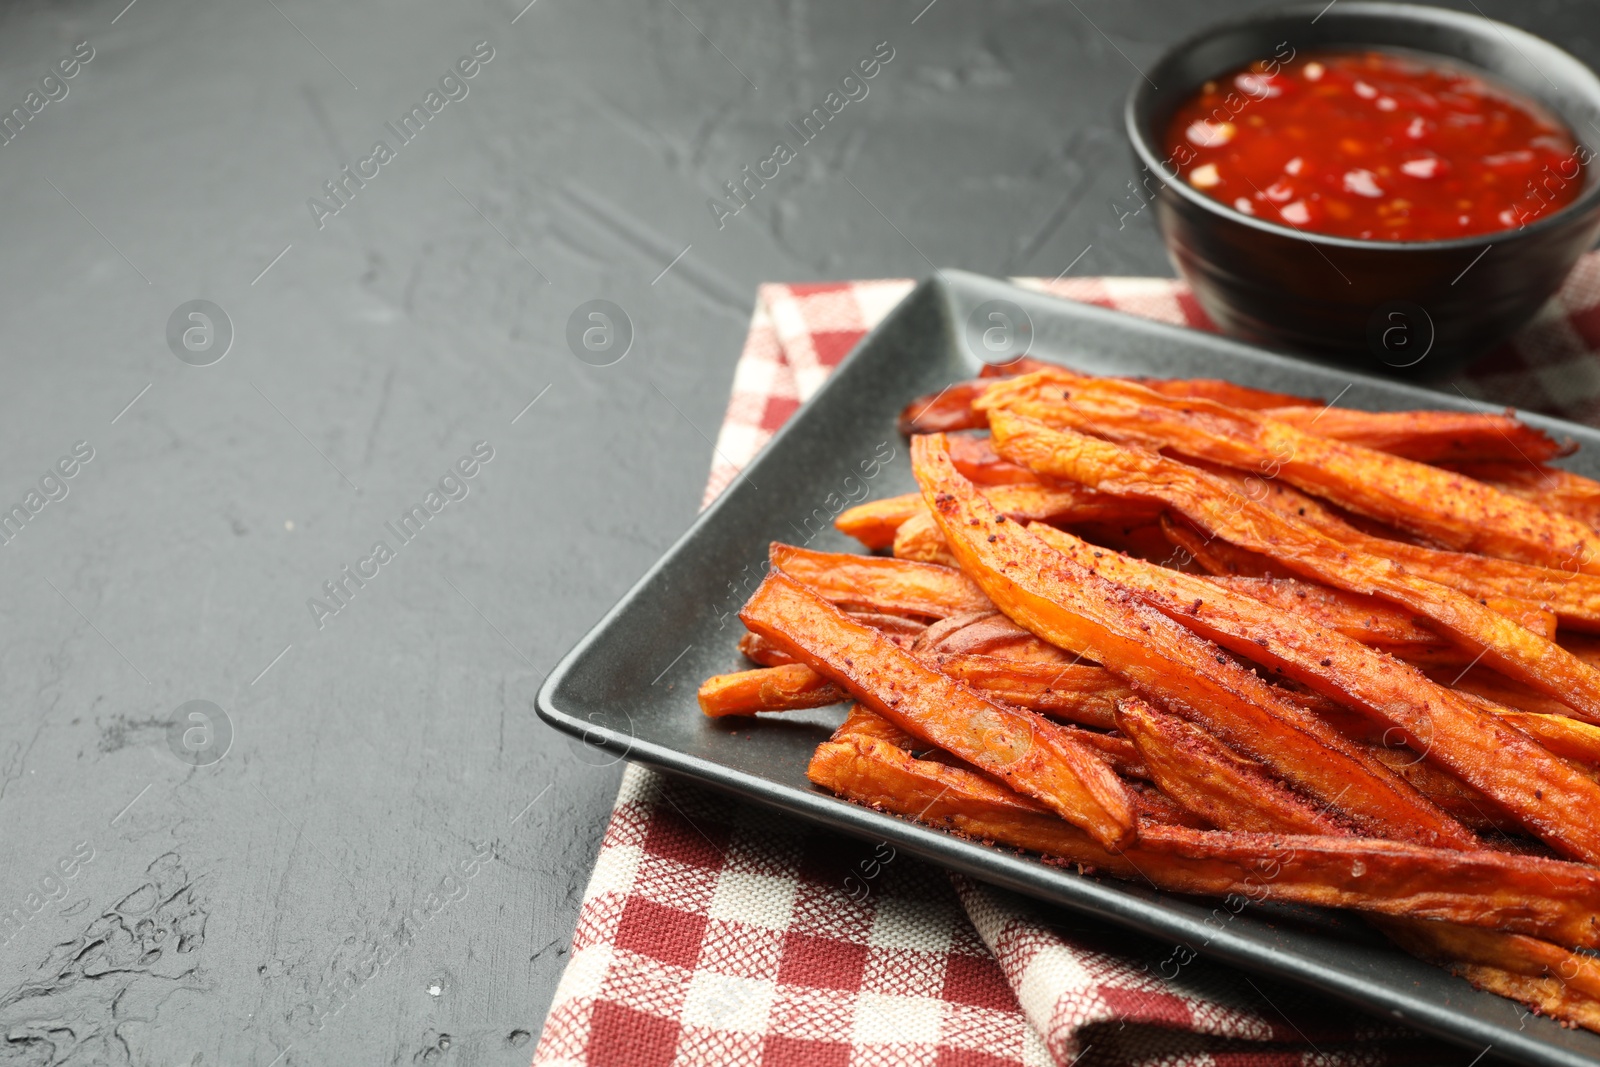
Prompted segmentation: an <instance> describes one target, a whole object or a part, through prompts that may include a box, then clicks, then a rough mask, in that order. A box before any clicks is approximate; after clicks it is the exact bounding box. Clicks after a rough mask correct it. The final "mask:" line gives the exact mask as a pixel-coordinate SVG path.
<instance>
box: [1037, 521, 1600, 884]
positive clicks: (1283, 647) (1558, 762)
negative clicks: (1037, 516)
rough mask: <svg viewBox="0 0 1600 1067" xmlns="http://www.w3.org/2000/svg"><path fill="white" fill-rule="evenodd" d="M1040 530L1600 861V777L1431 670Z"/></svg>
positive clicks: (1199, 630) (1566, 849)
mask: <svg viewBox="0 0 1600 1067" xmlns="http://www.w3.org/2000/svg"><path fill="white" fill-rule="evenodd" d="M1029 530H1030V532H1032V533H1033V534H1034V535H1035V536H1037V537H1038V538H1039V539H1040V540H1041V541H1042V542H1043V543H1044V544H1047V545H1049V546H1050V547H1051V548H1053V549H1055V550H1056V551H1057V552H1059V553H1061V555H1062V557H1063V558H1065V559H1068V560H1071V561H1072V562H1073V563H1074V564H1075V565H1077V566H1079V567H1082V568H1084V569H1086V570H1092V571H1094V572H1095V573H1098V574H1099V575H1101V576H1102V577H1103V578H1105V579H1106V580H1107V581H1110V582H1113V583H1115V584H1116V585H1118V586H1119V587H1121V588H1124V589H1128V590H1131V591H1132V592H1133V593H1135V594H1136V595H1137V596H1139V597H1140V598H1141V599H1142V600H1143V601H1144V603H1146V604H1148V605H1150V606H1151V607H1153V608H1155V609H1156V610H1157V611H1160V612H1161V613H1162V614H1164V615H1165V616H1167V617H1168V618H1170V619H1172V620H1174V621H1175V622H1178V623H1179V624H1181V625H1183V626H1185V627H1188V628H1189V629H1190V630H1193V631H1194V632H1195V633H1196V634H1199V635H1200V636H1202V637H1206V638H1209V639H1210V640H1212V641H1215V642H1217V644H1219V645H1221V646H1222V647H1223V648H1226V649H1228V650H1230V651H1232V652H1234V653H1236V654H1237V655H1240V656H1244V657H1246V658H1248V659H1251V660H1254V661H1255V662H1258V663H1261V664H1263V665H1265V666H1269V667H1272V668H1273V669H1274V670H1275V671H1277V672H1278V673H1281V674H1283V675H1286V676H1287V677H1289V678H1292V679H1293V680H1295V681H1296V682H1299V683H1301V684H1302V685H1305V686H1306V687H1308V688H1310V689H1312V690H1315V691H1316V692H1319V693H1321V694H1323V695H1324V696H1326V697H1328V698H1330V699H1332V700H1334V701H1336V702H1338V703H1340V704H1343V705H1345V706H1346V707H1349V708H1352V709H1355V710H1358V711H1362V712H1365V713H1366V714H1368V715H1370V716H1371V717H1372V718H1373V719H1375V720H1377V721H1379V722H1381V723H1383V724H1384V725H1385V726H1388V727H1393V728H1395V729H1397V730H1401V731H1404V732H1405V734H1406V735H1407V736H1409V737H1412V738H1415V739H1417V740H1418V741H1419V742H1420V745H1421V748H1422V751H1423V752H1424V753H1425V755H1426V757H1427V759H1428V760H1430V761H1431V762H1433V763H1434V764H1435V765H1437V766H1439V767H1441V768H1444V769H1446V770H1448V771H1449V772H1450V773H1451V774H1453V775H1454V776H1456V777H1457V778H1459V779H1460V780H1461V781H1463V782H1466V783H1468V784H1470V785H1471V786H1473V787H1474V788H1475V789H1477V790H1479V791H1481V792H1482V793H1484V794H1486V795H1488V796H1489V797H1491V798H1493V800H1494V801H1495V802H1496V803H1497V804H1499V805H1500V806H1501V807H1503V808H1504V809H1505V810H1506V811H1507V812H1508V813H1510V814H1512V815H1513V816H1515V817H1516V818H1517V820H1518V821H1519V822H1520V823H1521V824H1522V825H1523V826H1525V827H1526V828H1527V829H1528V830H1529V831H1530V832H1531V833H1533V834H1535V835H1537V836H1538V837H1539V838H1540V839H1541V840H1543V841H1545V842H1546V843H1548V844H1549V845H1550V846H1551V847H1553V848H1555V849H1557V850H1559V851H1560V852H1562V853H1563V854H1564V855H1567V856H1572V857H1574V858H1577V859H1582V860H1586V861H1588V862H1595V861H1597V860H1600V785H1597V784H1596V783H1595V782H1594V781H1593V779H1591V778H1589V777H1588V776H1586V775H1584V774H1582V773H1580V772H1578V771H1576V770H1575V769H1573V768H1572V767H1571V766H1570V765H1569V764H1567V763H1566V761H1564V760H1562V759H1560V758H1559V757H1557V756H1554V755H1552V754H1551V753H1550V752H1549V750H1547V749H1545V748H1544V747H1543V746H1541V745H1539V744H1538V743H1537V742H1535V741H1533V740H1531V739H1529V738H1528V737H1527V735H1525V734H1523V733H1521V732H1520V731H1518V730H1517V729H1515V728H1514V727H1512V726H1511V725H1509V724H1508V723H1506V722H1505V721H1504V720H1503V719H1500V718H1499V717H1497V716H1495V715H1492V714H1489V713H1487V712H1485V711H1484V710H1483V709H1482V708H1480V707H1479V706H1478V705H1476V704H1475V703H1472V702H1471V701H1468V700H1465V699H1462V697H1461V696H1460V695H1459V694H1457V693H1454V692H1452V691H1451V690H1450V689H1448V688H1446V687H1445V686H1442V685H1438V684H1436V683H1434V682H1433V681H1431V680H1430V679H1429V678H1428V677H1427V676H1426V675H1424V674H1423V673H1422V672H1421V671H1419V670H1416V669H1415V668H1413V667H1410V666H1408V665H1406V664H1404V663H1400V662H1398V661H1396V660H1394V659H1391V658H1389V657H1388V656H1385V655H1384V654H1383V653H1381V652H1376V651H1374V650H1372V649H1370V648H1367V647H1366V646H1364V645H1362V644H1360V643H1358V642H1355V641H1352V640H1350V639H1349V638H1347V637H1344V636H1342V635H1341V634H1339V633H1337V632H1335V631H1333V630H1329V629H1324V628H1322V627H1321V626H1318V625H1316V624H1315V623H1314V622H1312V621H1310V620H1308V619H1306V618H1304V617H1302V616H1300V615H1297V614H1290V613H1286V612H1281V611H1275V610H1273V609H1272V608H1270V607H1268V606H1267V605H1265V604H1263V603H1262V602H1260V601H1258V600H1255V599H1253V598H1251V597H1248V596H1244V595H1242V594H1240V593H1235V592H1233V591H1232V590H1231V589H1222V588H1218V587H1217V586H1216V585H1215V584H1213V583H1211V582H1209V581H1207V580H1206V579H1204V578H1198V577H1195V576H1193V575H1187V574H1181V573H1179V572H1177V571H1171V570H1166V569H1164V568H1161V567H1157V566H1154V565H1153V564H1149V563H1145V562H1144V561H1142V560H1136V559H1129V558H1128V557H1126V556H1122V555H1119V554H1117V553H1115V552H1103V551H1100V550H1097V549H1095V548H1094V546H1093V545H1089V544H1087V543H1085V542H1084V541H1082V540H1080V539H1078V538H1076V537H1074V536H1072V535H1071V534H1069V533H1065V532H1064V531H1061V530H1054V529H1051V528H1050V527H1047V526H1030V527H1029ZM1147 755H1148V754H1147ZM1169 792H1170V790H1169ZM1213 821H1214V820H1213Z"/></svg>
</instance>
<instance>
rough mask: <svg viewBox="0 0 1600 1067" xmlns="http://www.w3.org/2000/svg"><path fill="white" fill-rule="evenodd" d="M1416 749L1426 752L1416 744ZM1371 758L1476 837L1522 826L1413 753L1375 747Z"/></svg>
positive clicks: (1494, 805)
mask: <svg viewBox="0 0 1600 1067" xmlns="http://www.w3.org/2000/svg"><path fill="white" fill-rule="evenodd" d="M1417 747H1418V748H1426V746H1425V745H1422V744H1420V743H1419V745H1418V746H1417ZM1372 754H1373V755H1374V756H1376V757H1377V758H1378V759H1379V760H1381V761H1382V762H1383V764H1384V765H1385V766H1387V767H1388V768H1389V769H1390V770H1391V771H1393V772H1394V773H1395V774H1398V775H1399V776H1400V777H1402V778H1404V779H1405V780H1406V781H1408V782H1410V783H1411V784H1412V785H1414V786H1416V789H1417V792H1419V793H1421V794H1422V795H1423V796H1425V797H1427V798H1428V799H1429V800H1431V801H1433V802H1434V803H1435V804H1437V805H1439V806H1440V807H1441V808H1443V809H1444V810H1445V811H1448V812H1449V813H1450V814H1451V815H1454V816H1455V817H1456V818H1457V819H1459V820H1460V821H1461V823H1462V825H1464V826H1470V827H1471V828H1472V829H1474V830H1476V831H1478V832H1479V833H1483V832H1484V831H1487V830H1497V831H1499V832H1501V833H1505V834H1516V833H1521V832H1522V826H1521V824H1520V823H1519V822H1518V821H1517V819H1516V817H1515V816H1513V815H1511V814H1510V813H1508V812H1507V811H1505V809H1503V808H1502V807H1501V806H1500V805H1498V804H1496V803H1495V802H1494V801H1493V800H1490V799H1489V798H1488V797H1486V796H1484V795H1483V794H1482V793H1480V792H1478V791H1477V790H1476V789H1474V788H1472V787H1471V786H1470V785H1465V784H1463V783H1462V782H1461V781H1460V779H1457V778H1453V777H1451V776H1450V775H1448V774H1446V773H1445V772H1443V771H1441V770H1439V769H1438V768H1437V767H1435V766H1434V765H1433V764H1431V763H1429V762H1428V761H1427V759H1426V758H1424V757H1423V756H1421V755H1419V754H1418V752H1417V751H1416V750H1414V749H1410V748H1389V747H1387V746H1385V745H1379V746H1377V747H1375V748H1374V749H1373V750H1372Z"/></svg>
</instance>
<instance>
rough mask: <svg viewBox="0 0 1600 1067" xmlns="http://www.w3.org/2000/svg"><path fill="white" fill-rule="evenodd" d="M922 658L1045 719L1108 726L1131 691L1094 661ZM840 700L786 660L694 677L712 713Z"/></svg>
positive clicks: (839, 693) (836, 691) (841, 694)
mask: <svg viewBox="0 0 1600 1067" xmlns="http://www.w3.org/2000/svg"><path fill="white" fill-rule="evenodd" d="M918 658H919V659H921V660H922V661H923V662H924V663H927V664H928V665H929V666H930V667H932V668H934V669H935V670H937V671H939V672H940V673H941V674H944V675H946V676H947V677H950V678H954V679H955V680H956V681H958V682H961V683H963V684H965V685H967V686H969V687H970V688H972V689H974V690H976V691H978V692H979V693H980V694H982V695H983V697H984V698H985V699H988V700H999V701H1003V702H1004V703H1007V704H1012V705H1015V706H1016V707H1019V708H1026V709H1028V710H1029V711H1037V712H1039V713H1040V714H1042V715H1048V716H1050V717H1051V718H1052V719H1058V720H1061V721H1064V722H1070V723H1077V724H1078V725H1080V726H1092V727H1095V728H1096V729H1100V730H1110V729H1113V728H1115V726H1116V722H1115V720H1114V718H1113V714H1114V712H1115V710H1116V702H1117V701H1118V700H1119V699H1121V698H1123V697H1127V696H1131V695H1132V694H1133V691H1132V690H1131V689H1129V688H1128V687H1127V685H1126V684H1125V683H1123V682H1122V680H1121V679H1119V678H1117V677H1116V676H1115V675H1113V674H1111V673H1110V672H1109V671H1106V670H1105V669H1104V668H1102V667H1094V666H1088V665H1085V664H1081V663H1080V664H1072V665H1064V664H1046V663H1033V662H1028V661H1026V660H1008V659H1001V658H1000V657H998V656H984V655H962V654H947V655H938V654H922V655H919V656H918ZM847 699H848V695H847V694H846V693H845V691H844V690H842V689H840V688H839V687H837V686H835V685H834V684H833V683H832V682H830V681H828V680H827V679H826V678H824V677H822V675H820V674H817V673H816V672H815V671H813V670H812V669H811V668H810V667H807V666H806V665H805V664H803V663H797V662H795V661H794V660H793V659H791V660H790V661H789V663H787V664H780V665H777V666H774V667H765V668H761V669H758V670H752V671H736V672H734V673H732V674H719V675H715V676H713V677H711V678H707V679H706V680H705V681H704V682H702V683H701V684H700V692H699V700H700V710H701V711H703V712H705V713H706V714H707V715H709V716H711V717H712V718H721V717H722V716H725V715H755V714H756V713H758V712H763V711H799V710H803V709H806V708H822V707H827V706H829V705H831V704H838V703H841V702H843V701H845V700H847Z"/></svg>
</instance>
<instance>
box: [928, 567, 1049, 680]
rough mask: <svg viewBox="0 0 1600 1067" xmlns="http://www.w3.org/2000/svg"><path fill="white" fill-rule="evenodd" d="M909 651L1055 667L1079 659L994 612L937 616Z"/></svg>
mask: <svg viewBox="0 0 1600 1067" xmlns="http://www.w3.org/2000/svg"><path fill="white" fill-rule="evenodd" d="M941 536H943V535H941ZM912 651H914V652H916V653H917V654H918V655H924V656H925V654H926V653H937V654H962V655H973V656H998V657H1001V658H1004V659H1007V660H1028V661H1030V662H1033V663H1048V664H1056V665H1058V666H1059V665H1065V664H1066V663H1067V662H1069V660H1070V661H1071V662H1074V663H1077V662H1080V660H1078V659H1076V658H1075V657H1069V656H1068V655H1067V654H1066V653H1065V652H1063V651H1062V650H1061V649H1059V648H1057V647H1056V646H1055V645H1052V644H1050V643H1049V642H1046V641H1041V640H1039V638H1038V637H1036V636H1035V635H1034V634H1033V633H1031V632H1029V631H1028V630H1024V629H1023V628H1022V627H1020V626H1018V625H1017V624H1016V623H1014V622H1012V621H1011V620H1010V619H1008V618H1006V617H1005V616H1004V615H1002V614H1000V613H999V612H998V611H987V612H974V613H973V614H971V615H953V616H951V617H950V618H948V619H940V620H939V621H938V622H936V623H934V624H933V625H932V626H929V627H928V628H927V629H925V630H923V631H922V633H921V634H920V635H919V636H918V637H917V639H916V641H915V643H914V644H913V645H912Z"/></svg>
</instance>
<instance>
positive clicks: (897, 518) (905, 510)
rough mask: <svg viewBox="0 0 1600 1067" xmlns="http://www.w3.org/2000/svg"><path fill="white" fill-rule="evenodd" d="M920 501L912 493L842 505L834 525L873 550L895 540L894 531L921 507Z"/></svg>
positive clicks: (887, 545)
mask: <svg viewBox="0 0 1600 1067" xmlns="http://www.w3.org/2000/svg"><path fill="white" fill-rule="evenodd" d="M921 503H922V500H921V498H919V497H918V496H917V494H915V493H907V494H905V495H904V496H890V497H884V498H883V499H882V500H869V501H867V502H866V503H864V504H857V505H856V506H855V507H852V508H845V509H844V510H843V511H841V512H840V513H839V517H838V518H836V519H834V520H833V525H834V527H835V528H836V529H837V530H838V531H839V532H840V533H842V534H845V535H846V536H849V537H854V538H855V539H856V540H857V541H860V542H861V544H862V545H863V546H864V547H866V548H868V549H871V550H874V551H876V550H877V549H880V548H888V547H889V546H890V545H892V544H894V535H895V531H896V530H898V529H900V527H901V526H904V525H905V523H906V520H908V519H910V518H912V517H913V516H914V515H916V514H917V512H918V511H920V510H921V508H920V505H921Z"/></svg>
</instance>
